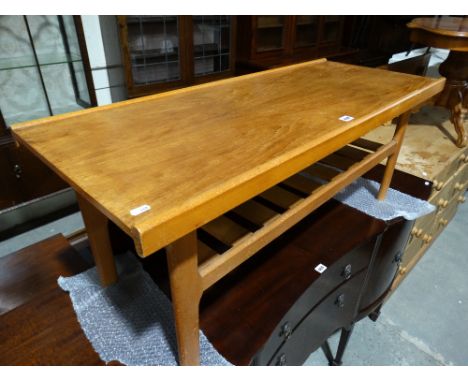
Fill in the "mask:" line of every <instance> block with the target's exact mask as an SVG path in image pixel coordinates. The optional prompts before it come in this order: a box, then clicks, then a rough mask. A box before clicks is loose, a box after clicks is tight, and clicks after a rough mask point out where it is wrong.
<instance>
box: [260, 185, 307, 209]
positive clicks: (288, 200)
mask: <svg viewBox="0 0 468 382" xmlns="http://www.w3.org/2000/svg"><path fill="white" fill-rule="evenodd" d="M259 196H260V197H262V198H263V199H265V200H268V201H269V202H271V203H273V204H275V205H277V206H279V207H281V208H283V209H285V210H287V209H288V208H289V207H291V206H292V205H293V204H294V203H296V202H297V201H298V200H299V199H301V197H300V196H298V195H295V194H293V193H292V192H289V191H287V190H285V189H283V188H281V187H279V186H275V187H272V188H269V189H268V190H266V191H265V192H262V193H261V194H260V195H259Z"/></svg>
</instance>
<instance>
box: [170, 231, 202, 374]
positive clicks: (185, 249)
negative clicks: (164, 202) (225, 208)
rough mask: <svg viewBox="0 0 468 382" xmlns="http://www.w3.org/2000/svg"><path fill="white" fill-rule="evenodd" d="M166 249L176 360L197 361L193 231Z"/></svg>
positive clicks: (197, 281) (198, 282) (198, 296)
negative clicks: (177, 353)
mask: <svg viewBox="0 0 468 382" xmlns="http://www.w3.org/2000/svg"><path fill="white" fill-rule="evenodd" d="M166 251H167V264H168V269H169V280H170V283H171V297H172V305H173V309H174V319H175V326H176V334H177V345H178V350H179V363H180V364H181V365H199V364H200V338H199V337H200V336H199V330H200V325H199V305H200V299H201V295H202V293H203V289H202V283H201V277H200V274H199V272H198V254H197V235H196V231H193V232H191V233H189V234H188V235H186V236H184V237H182V238H180V239H178V240H176V241H175V242H173V243H172V244H170V245H169V246H168V247H167V248H166Z"/></svg>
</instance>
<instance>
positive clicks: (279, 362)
mask: <svg viewBox="0 0 468 382" xmlns="http://www.w3.org/2000/svg"><path fill="white" fill-rule="evenodd" d="M284 365H286V355H285V354H284V353H283V354H281V355H279V356H278V358H277V359H276V366H284Z"/></svg>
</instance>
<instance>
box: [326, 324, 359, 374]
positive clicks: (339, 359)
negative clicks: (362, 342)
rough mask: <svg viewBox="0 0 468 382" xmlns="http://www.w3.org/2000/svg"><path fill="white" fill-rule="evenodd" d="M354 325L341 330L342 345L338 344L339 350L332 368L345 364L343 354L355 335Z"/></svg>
mask: <svg viewBox="0 0 468 382" xmlns="http://www.w3.org/2000/svg"><path fill="white" fill-rule="evenodd" d="M353 329H354V324H352V325H351V326H349V327H347V328H343V329H341V336H340V343H339V344H338V350H337V351H336V357H335V359H334V360H333V363H332V365H331V366H341V365H342V364H343V354H344V352H345V350H346V347H347V346H348V342H349V339H350V338H351V334H352V333H353Z"/></svg>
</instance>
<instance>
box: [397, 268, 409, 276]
mask: <svg viewBox="0 0 468 382" xmlns="http://www.w3.org/2000/svg"><path fill="white" fill-rule="evenodd" d="M407 271H408V269H407V268H406V267H400V271H399V272H400V275H402V276H403V275H406V272H407Z"/></svg>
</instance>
